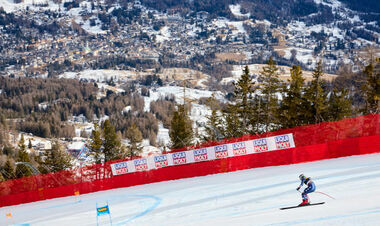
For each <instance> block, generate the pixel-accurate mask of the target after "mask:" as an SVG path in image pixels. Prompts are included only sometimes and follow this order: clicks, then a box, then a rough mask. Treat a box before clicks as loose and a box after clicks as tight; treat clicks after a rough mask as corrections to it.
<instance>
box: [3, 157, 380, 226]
mask: <svg viewBox="0 0 380 226" xmlns="http://www.w3.org/2000/svg"><path fill="white" fill-rule="evenodd" d="M300 173H304V174H305V175H307V176H310V177H312V179H313V180H314V181H315V183H316V186H317V190H316V191H317V192H322V193H325V194H328V195H329V196H332V197H333V198H335V199H332V198H330V197H328V196H326V195H324V194H321V193H317V192H315V193H312V194H310V195H309V196H310V198H311V202H326V203H325V204H324V205H319V206H308V207H303V208H297V209H290V210H279V208H281V207H285V206H292V205H297V204H299V203H300V201H301V197H300V194H299V193H298V192H297V191H296V188H297V186H298V185H299V180H298V175H299V174H300ZM379 186H380V154H371V155H363V156H352V157H345V158H339V159H331V160H324V161H319V162H311V163H303V164H297V165H288V166H277V167H265V168H258V169H250V170H244V171H237V172H232V173H224V174H217V175H209V176H205V177H196V178H190V179H182V180H176V181H167V182H160V183H154V184H147V185H141V186H135V187H130V188H121V189H114V190H110V191H102V192H97V193H92V194H86V195H81V196H80V197H66V198H59V199H53V200H46V201H41V202H35V203H29V204H23V205H17V206H10V207H3V208H0V215H1V216H5V214H6V213H11V214H12V218H11V219H10V220H9V222H8V224H9V223H10V224H14V225H16V224H23V225H41V226H42V225H46V226H47V225H55V226H59V225H72V226H76V225H78V226H79V225H81V226H85V225H96V209H95V208H96V205H100V206H101V205H104V204H106V202H108V203H109V206H110V212H111V216H112V221H113V225H136V226H139V225H147V226H148V225H149V226H150V225H197V226H198V225H207V226H210V225H218V226H219V225H378V224H379V222H380V206H379V202H380V193H379V192H378V187H379ZM99 219H100V223H101V225H109V223H108V222H109V219H108V216H107V215H105V216H100V217H99ZM0 224H1V225H6V219H5V217H1V218H0Z"/></svg>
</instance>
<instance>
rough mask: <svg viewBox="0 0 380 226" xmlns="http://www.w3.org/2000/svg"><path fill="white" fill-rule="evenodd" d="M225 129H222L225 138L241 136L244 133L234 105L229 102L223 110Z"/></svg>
mask: <svg viewBox="0 0 380 226" xmlns="http://www.w3.org/2000/svg"><path fill="white" fill-rule="evenodd" d="M223 118H224V121H225V124H226V125H225V129H224V130H223V133H224V137H225V138H232V137H241V136H243V135H244V133H243V131H242V127H241V123H240V121H239V116H238V113H237V109H236V107H235V105H233V104H229V105H228V106H227V108H226V109H225V110H224V111H223Z"/></svg>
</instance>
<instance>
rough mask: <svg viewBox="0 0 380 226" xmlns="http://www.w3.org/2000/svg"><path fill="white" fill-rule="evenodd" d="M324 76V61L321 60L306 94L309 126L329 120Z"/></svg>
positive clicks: (306, 112) (306, 114)
mask: <svg viewBox="0 0 380 226" xmlns="http://www.w3.org/2000/svg"><path fill="white" fill-rule="evenodd" d="M322 76H323V71H322V61H321V60H320V61H318V63H317V66H316V68H315V69H314V71H313V80H312V81H311V83H310V84H309V86H308V87H307V89H306V92H305V97H306V100H307V108H308V109H307V111H305V116H306V120H307V123H308V124H310V123H320V122H322V121H325V120H326V119H325V118H327V114H328V112H327V108H328V105H327V92H326V91H325V90H324V89H323V88H322V87H323V85H324V82H323V80H322Z"/></svg>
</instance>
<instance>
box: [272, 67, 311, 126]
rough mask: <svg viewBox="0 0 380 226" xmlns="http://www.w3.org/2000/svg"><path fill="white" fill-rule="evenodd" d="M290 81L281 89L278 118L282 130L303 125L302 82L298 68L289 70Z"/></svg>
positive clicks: (303, 100) (299, 68)
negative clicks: (281, 97) (281, 99)
mask: <svg viewBox="0 0 380 226" xmlns="http://www.w3.org/2000/svg"><path fill="white" fill-rule="evenodd" d="M290 77H291V80H290V81H289V84H288V86H284V87H283V94H284V97H283V101H282V103H281V107H280V112H279V114H278V117H279V119H280V122H281V125H282V128H292V127H295V126H300V125H302V124H304V121H305V119H304V111H305V99H304V97H303V90H304V82H305V79H304V78H303V77H302V70H301V67H300V66H293V67H292V69H291V70H290Z"/></svg>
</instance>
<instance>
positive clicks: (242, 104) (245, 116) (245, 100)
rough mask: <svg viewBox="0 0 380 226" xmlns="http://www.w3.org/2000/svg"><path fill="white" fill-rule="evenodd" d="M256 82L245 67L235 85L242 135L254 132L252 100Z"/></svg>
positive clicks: (236, 107) (236, 108)
mask: <svg viewBox="0 0 380 226" xmlns="http://www.w3.org/2000/svg"><path fill="white" fill-rule="evenodd" d="M254 84H255V83H254V82H253V81H252V78H251V77H250V76H249V69H248V66H245V68H244V70H243V74H242V75H241V77H240V79H239V80H238V81H237V83H236V84H235V90H234V97H235V98H234V99H235V104H234V105H235V106H234V109H235V110H236V113H237V116H238V117H239V127H240V128H241V133H242V134H247V133H250V132H251V131H252V130H253V126H252V125H251V123H252V117H251V115H252V113H253V109H252V98H253V92H254Z"/></svg>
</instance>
